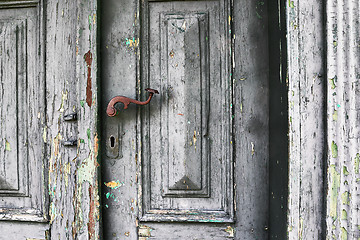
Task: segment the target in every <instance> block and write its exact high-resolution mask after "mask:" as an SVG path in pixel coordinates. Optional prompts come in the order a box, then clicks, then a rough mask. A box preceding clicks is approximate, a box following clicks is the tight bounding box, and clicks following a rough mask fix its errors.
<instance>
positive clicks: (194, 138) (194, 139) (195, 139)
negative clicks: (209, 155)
mask: <svg viewBox="0 0 360 240" xmlns="http://www.w3.org/2000/svg"><path fill="white" fill-rule="evenodd" d="M196 141H197V138H196V131H194V136H193V142H194V146H195V149H196Z"/></svg>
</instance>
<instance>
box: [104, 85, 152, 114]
mask: <svg viewBox="0 0 360 240" xmlns="http://www.w3.org/2000/svg"><path fill="white" fill-rule="evenodd" d="M145 91H147V92H149V97H148V99H147V100H146V101H143V102H141V101H138V100H135V99H131V98H128V97H124V96H116V97H113V98H112V99H111V100H110V102H109V104H108V106H107V108H106V114H107V115H108V116H109V117H113V116H115V115H116V113H117V110H116V108H115V104H117V103H123V104H124V109H127V108H128V106H129V104H130V103H135V104H137V105H146V104H148V103H149V102H150V101H151V98H152V96H153V95H154V94H155V93H156V94H159V91H158V90H154V89H151V88H146V89H145Z"/></svg>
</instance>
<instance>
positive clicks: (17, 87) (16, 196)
mask: <svg viewBox="0 0 360 240" xmlns="http://www.w3.org/2000/svg"><path fill="white" fill-rule="evenodd" d="M39 7H40V3H39V1H16V2H15V1H6V2H2V3H0V82H1V84H0V105H1V108H0V120H1V121H0V145H1V148H0V149H1V151H0V220H11V221H14V220H20V221H46V219H47V212H46V211H44V208H45V206H44V201H45V198H44V184H43V182H44V175H43V167H44V162H43V161H44V157H45V155H44V149H45V142H44V141H46V128H45V127H44V119H45V115H44V109H45V97H44V96H45V82H44V80H43V78H42V74H41V72H42V71H43V66H44V64H43V60H42V56H41V53H40V51H41V49H42V46H43V44H42V38H41V36H42V30H41V28H40V17H39V16H38V8H39Z"/></svg>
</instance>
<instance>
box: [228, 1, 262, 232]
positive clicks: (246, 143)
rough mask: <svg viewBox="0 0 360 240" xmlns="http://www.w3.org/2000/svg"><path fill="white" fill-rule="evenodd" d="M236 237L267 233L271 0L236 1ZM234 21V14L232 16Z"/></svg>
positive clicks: (234, 27)
mask: <svg viewBox="0 0 360 240" xmlns="http://www.w3.org/2000/svg"><path fill="white" fill-rule="evenodd" d="M232 17H233V29H232V31H234V32H232V33H231V34H232V38H233V42H234V49H233V50H234V51H233V52H232V58H233V59H234V63H233V67H234V70H233V71H234V73H233V76H232V79H231V81H233V89H234V90H233V91H234V106H231V107H233V108H234V111H233V112H234V116H233V117H234V135H235V136H236V138H235V139H234V140H235V143H233V144H235V146H236V147H235V156H236V157H235V167H234V173H235V183H236V188H235V191H236V192H235V199H236V204H235V211H237V221H236V225H235V236H236V239H267V238H268V232H267V229H268V226H269V225H268V214H269V209H268V206H269V191H268V190H269V186H268V181H269V180H268V176H269V175H268V167H269V82H268V77H269V71H268V66H269V62H268V22H267V19H268V16H267V3H266V1H234V9H233V16H232ZM228 21H229V24H230V21H231V17H229V20H228Z"/></svg>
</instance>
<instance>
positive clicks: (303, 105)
mask: <svg viewBox="0 0 360 240" xmlns="http://www.w3.org/2000/svg"><path fill="white" fill-rule="evenodd" d="M323 4H324V2H323V1H315V2H311V3H310V2H307V1H289V2H288V3H287V6H286V7H287V30H288V39H287V46H288V49H287V51H288V84H289V94H288V99H289V200H288V201H289V202H288V238H289V239H303V238H306V239H321V238H323V236H324V234H325V229H324V219H323V214H324V188H325V186H326V185H325V183H324V180H323V179H324V174H323V171H324V170H323V169H324V167H325V165H324V156H325V155H324V154H325V153H324V144H325V141H326V140H325V134H324V133H325V124H324V122H325V119H324V118H325V116H324V109H325V104H326V103H325V96H326V94H325V91H324V88H325V77H324V76H325V69H324V66H325V55H324V51H325V42H324V24H323V23H324V19H323V15H322V13H323Z"/></svg>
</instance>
